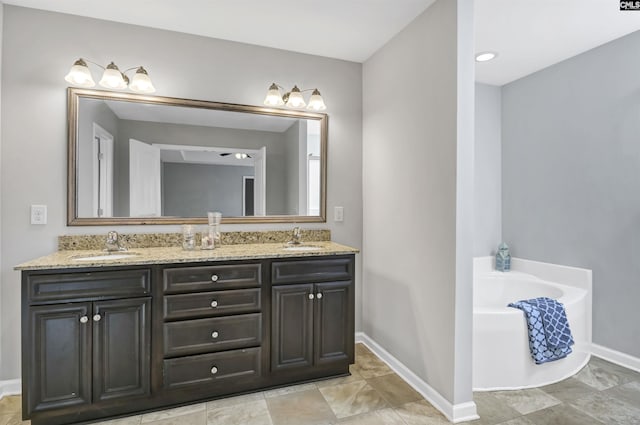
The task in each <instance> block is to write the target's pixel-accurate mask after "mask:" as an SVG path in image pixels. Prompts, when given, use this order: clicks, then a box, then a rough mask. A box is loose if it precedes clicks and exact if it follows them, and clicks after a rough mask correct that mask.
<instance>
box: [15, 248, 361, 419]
mask: <svg viewBox="0 0 640 425" xmlns="http://www.w3.org/2000/svg"><path fill="white" fill-rule="evenodd" d="M315 246H316V247H317V249H315V250H313V251H295V250H294V251H287V250H285V249H283V246H282V244H255V245H237V246H230V247H226V246H223V247H222V248H220V249H216V250H214V251H209V252H204V251H192V252H186V251H182V250H181V249H179V248H144V249H136V250H135V251H136V254H135V255H132V256H129V257H124V258H119V259H115V260H112V259H106V260H105V259H101V260H95V261H92V260H90V258H91V257H90V256H89V257H87V256H86V255H88V254H86V253H83V252H80V251H60V252H58V253H55V254H52V255H50V256H47V257H43V258H40V259H37V260H34V261H31V262H28V263H24V264H21V265H19V266H17V269H20V270H22V365H23V366H22V367H23V370H22V385H23V388H22V391H23V392H22V396H23V397H22V401H23V418H24V419H31V421H32V423H34V424H35V425H39V424H66V423H74V422H82V421H91V420H96V419H100V418H106V417H112V416H118V415H126V414H131V413H134V412H141V411H148V410H153V409H159V408H165V407H167V406H173V405H180V404H186V403H190V402H195V401H198V400H208V399H213V398H218V397H224V396H229V395H233V394H240V393H245V392H251V391H255V390H261V389H265V388H272V387H277V386H282V385H288V384H292V383H296V382H303V381H311V380H315V379H321V378H326V377H331V376H340V375H346V374H348V373H349V365H350V364H351V363H353V362H354V254H355V253H356V252H357V250H355V249H352V248H349V247H345V246H342V245H338V244H335V243H332V242H321V243H316V244H315ZM82 255H85V257H81V256H82ZM78 258H85V259H86V258H89V260H88V261H87V260H81V261H78Z"/></svg>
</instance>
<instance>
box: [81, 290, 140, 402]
mask: <svg viewBox="0 0 640 425" xmlns="http://www.w3.org/2000/svg"><path fill="white" fill-rule="evenodd" d="M91 319H92V323H93V325H94V331H93V401H94V402H97V401H101V400H111V399H115V398H122V397H130V396H139V395H148V394H150V389H149V388H150V386H149V373H150V367H151V354H150V346H151V298H148V297H147V298H132V299H123V300H113V301H100V302H95V303H94V306H93V317H92V318H91Z"/></svg>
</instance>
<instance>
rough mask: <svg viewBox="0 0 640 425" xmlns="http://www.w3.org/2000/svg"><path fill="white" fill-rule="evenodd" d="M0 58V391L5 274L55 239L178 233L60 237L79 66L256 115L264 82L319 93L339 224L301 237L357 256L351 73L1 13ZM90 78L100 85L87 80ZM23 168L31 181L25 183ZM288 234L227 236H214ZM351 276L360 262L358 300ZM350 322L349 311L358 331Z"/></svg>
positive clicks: (357, 161) (357, 103) (16, 357)
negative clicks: (33, 218) (37, 221)
mask: <svg viewBox="0 0 640 425" xmlns="http://www.w3.org/2000/svg"><path fill="white" fill-rule="evenodd" d="M78 34H81V35H82V36H80V37H79V36H78ZM132 43H133V44H132ZM134 45H135V48H133V47H132V46H134ZM2 55H3V58H2V63H3V68H2V99H1V102H2V105H3V106H4V107H3V108H2V118H1V119H2V123H3V125H2V135H1V137H2V154H1V160H2V162H1V163H0V172H1V176H0V180H1V184H2V187H1V193H2V210H1V211H0V216H1V217H2V223H1V227H0V232H1V234H2V240H1V247H0V250H1V252H2V258H1V262H2V276H1V282H0V291H2V293H1V302H2V305H1V306H0V322H1V323H2V327H3V328H2V334H1V336H0V343H1V345H2V346H1V349H2V352H1V353H0V356H1V358H2V362H1V363H0V379H9V378H17V377H19V376H20V319H19V318H20V274H19V273H18V272H17V271H14V270H13V266H14V265H15V264H18V263H20V262H22V261H25V260H29V259H32V258H35V257H38V256H40V255H45V254H49V253H51V252H53V251H55V250H56V248H57V237H58V235H62V234H88V233H89V234H91V233H94V234H106V232H107V231H108V230H110V229H114V230H117V231H119V232H128V233H133V232H143V233H144V232H179V231H180V227H179V226H109V227H84V226H80V227H67V226H66V213H67V211H66V196H67V183H66V176H67V160H66V155H67V148H66V145H67V128H66V123H67V111H66V104H67V99H66V87H67V84H66V82H65V81H64V79H63V77H64V76H65V75H66V73H67V72H68V71H69V68H70V66H71V65H72V64H73V61H74V60H76V59H77V58H78V57H79V56H85V57H87V58H88V59H92V60H95V61H97V62H100V63H105V64H106V63H108V62H109V61H110V60H114V61H115V62H116V63H117V64H118V65H119V66H121V67H122V68H126V67H128V66H134V65H138V64H143V65H144V66H145V68H146V69H147V70H148V71H149V75H150V76H151V78H152V79H153V82H154V85H155V86H156V88H157V89H158V92H157V94H158V95H160V96H172V97H182V98H188V99H205V100H213V101H220V102H228V103H240V104H251V105H261V104H262V101H263V100H264V95H265V93H266V90H267V88H268V87H269V84H271V82H273V81H277V82H278V83H280V84H283V85H286V86H293V84H298V85H299V86H300V87H316V86H317V87H319V88H320V89H321V91H322V95H323V97H324V98H325V101H326V103H327V106H328V109H327V113H328V114H329V116H330V117H329V121H330V125H329V160H328V185H327V190H328V193H327V203H328V208H329V210H330V211H331V210H332V208H333V206H334V205H341V206H344V208H345V221H344V222H342V223H334V222H333V221H329V222H328V223H326V224H324V223H323V224H303V225H302V227H303V228H329V229H330V230H331V232H332V238H333V239H334V240H335V241H336V242H339V243H344V244H347V245H351V246H354V247H357V248H362V197H361V196H360V194H361V193H362V156H361V152H362V66H361V65H360V64H357V63H353V62H346V61H340V60H334V59H328V58H323V57H317V56H311V55H304V54H299V53H293V52H287V51H283V50H277V49H270V48H265V47H258V46H252V45H247V44H242V43H233V42H228V41H222V40H215V39H209V38H205V37H198V36H192V35H188V34H183V33H177V32H171V31H163V30H157V29H151V28H145V27H140V26H135V25H127V24H119V23H115V22H108V21H100V20H95V19H87V18H82V17H78V16H72V15H64V14H57V13H48V12H42V11H37V10H34V9H27V8H21V7H15V6H9V5H5V9H4V33H3V51H2ZM92 72H93V73H94V78H98V75H97V71H96V69H94V68H92ZM7 105H10V107H7ZM27 166H28V169H29V170H34V172H26V171H25V170H26V169H27ZM18 182H19V185H18V184H17V183H18ZM30 204H46V205H48V213H49V224H47V225H46V226H35V225H30V224H29V205H30ZM292 227H293V224H288V223H284V224H255V225H228V224H227V225H223V227H222V230H223V231H234V230H268V229H273V230H275V229H282V230H284V229H291V228H292ZM360 267H361V266H360V257H359V256H358V258H357V262H356V275H357V276H358V278H357V281H356V285H357V291H360V290H361V283H360V281H361V279H360V277H361V271H360ZM357 299H358V300H360V295H359V294H358V296H357ZM359 316H360V306H359V305H358V306H357V317H358V319H357V325H356V326H357V329H360V326H361V324H360V318H359Z"/></svg>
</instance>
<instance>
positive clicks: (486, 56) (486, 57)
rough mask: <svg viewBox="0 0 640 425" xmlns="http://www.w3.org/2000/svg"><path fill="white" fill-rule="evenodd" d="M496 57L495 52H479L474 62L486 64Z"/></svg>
mask: <svg viewBox="0 0 640 425" xmlns="http://www.w3.org/2000/svg"><path fill="white" fill-rule="evenodd" d="M496 56H498V54H497V53H495V52H481V53H478V54H477V55H476V62H487V61H490V60H491V59H495V57H496Z"/></svg>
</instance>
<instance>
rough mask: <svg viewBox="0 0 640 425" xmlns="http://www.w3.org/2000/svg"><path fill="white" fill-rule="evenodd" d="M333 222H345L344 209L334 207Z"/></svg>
mask: <svg viewBox="0 0 640 425" xmlns="http://www.w3.org/2000/svg"><path fill="white" fill-rule="evenodd" d="M333 221H344V207H333Z"/></svg>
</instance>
